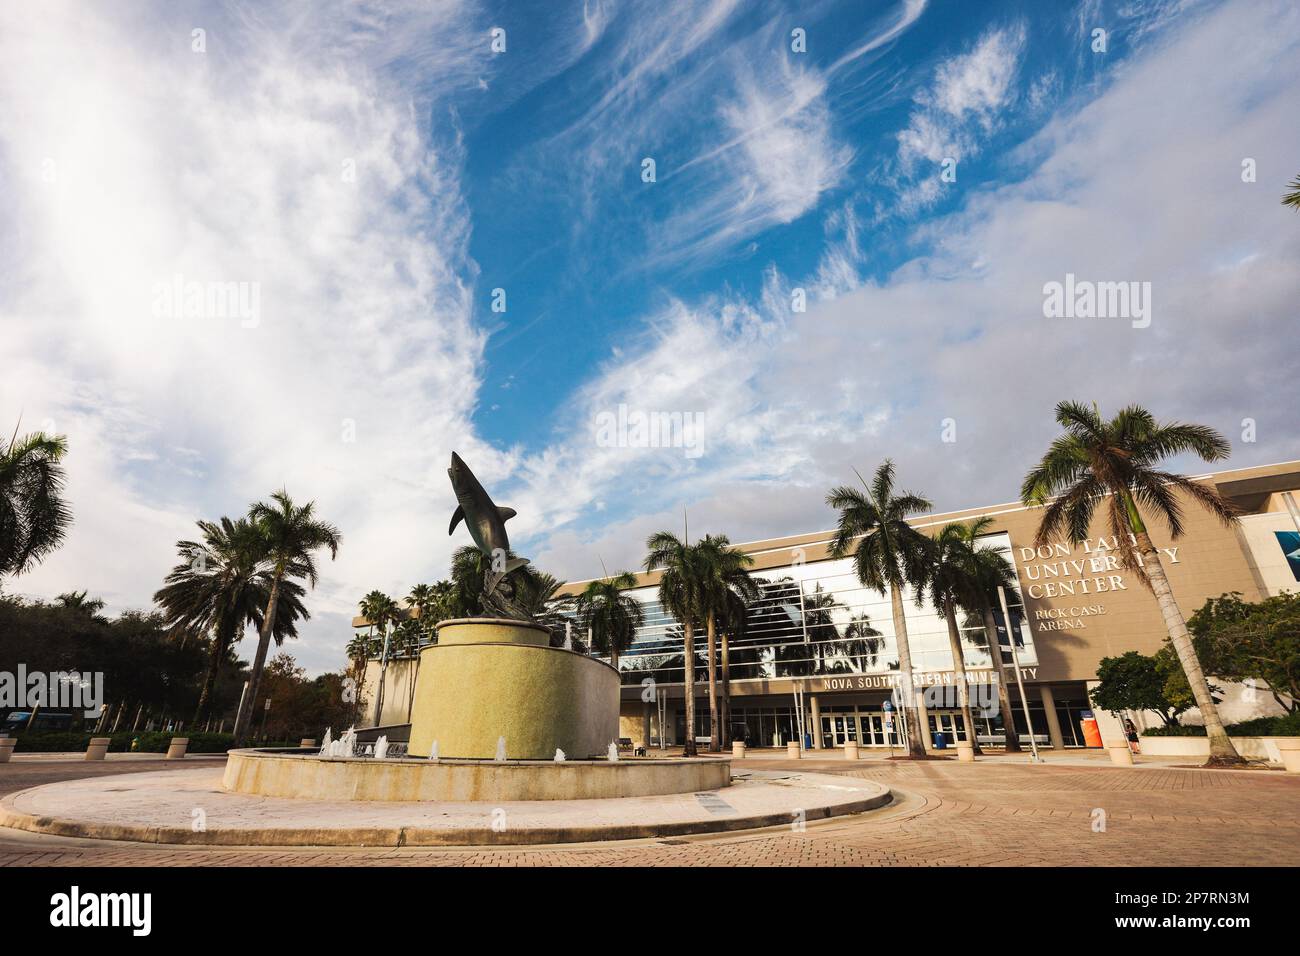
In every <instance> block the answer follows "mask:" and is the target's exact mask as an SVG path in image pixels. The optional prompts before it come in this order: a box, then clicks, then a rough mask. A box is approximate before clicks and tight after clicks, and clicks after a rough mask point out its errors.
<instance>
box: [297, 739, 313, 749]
mask: <svg viewBox="0 0 1300 956" xmlns="http://www.w3.org/2000/svg"><path fill="white" fill-rule="evenodd" d="M298 746H299V747H315V746H316V738H315V737H304V738H302V740H300V741H298Z"/></svg>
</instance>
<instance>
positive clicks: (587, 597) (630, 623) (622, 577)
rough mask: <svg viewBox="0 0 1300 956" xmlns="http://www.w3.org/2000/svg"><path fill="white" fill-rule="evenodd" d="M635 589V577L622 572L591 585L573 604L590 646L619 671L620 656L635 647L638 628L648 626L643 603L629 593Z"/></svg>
mask: <svg viewBox="0 0 1300 956" xmlns="http://www.w3.org/2000/svg"><path fill="white" fill-rule="evenodd" d="M634 587H636V575H634V574H633V573H632V572H631V571H620V572H619V573H618V574H615V575H614V576H612V577H608V578H601V579H600V580H598V581H592V582H590V583H588V585H587V586H586V587H585V588H583V590H582V593H581V594H579V595H578V596H577V597H576V598H575V599H574V602H573V609H574V611H576V612H577V615H578V626H579V627H580V628H582V629H583V630H584V631H587V632H588V633H589V634H590V635H591V644H592V647H593V648H595V649H596V650H597V651H599V652H600V653H602V654H608V655H609V662H610V664H612V665H613V666H614V670H616V671H617V670H618V655H619V654H621V653H623V652H624V651H625V650H627V649H628V648H629V647H631V646H632V639H633V638H635V637H636V632H637V628H639V627H641V625H642V624H643V623H644V622H645V612H644V610H643V609H642V607H641V602H640V601H638V600H637V599H636V598H634V597H632V596H631V595H630V594H628V593H627V589H628V588H634Z"/></svg>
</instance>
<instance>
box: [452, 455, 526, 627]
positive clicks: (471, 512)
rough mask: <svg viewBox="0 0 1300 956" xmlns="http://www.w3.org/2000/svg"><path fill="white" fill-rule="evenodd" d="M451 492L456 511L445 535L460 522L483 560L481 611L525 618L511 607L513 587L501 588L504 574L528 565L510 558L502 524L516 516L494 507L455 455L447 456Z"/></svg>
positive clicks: (506, 536)
mask: <svg viewBox="0 0 1300 956" xmlns="http://www.w3.org/2000/svg"><path fill="white" fill-rule="evenodd" d="M447 477H448V478H450V479H451V488H452V491H453V492H455V494H456V510H455V511H454V512H452V515H451V524H450V525H449V526H448V527H447V534H449V535H450V534H452V533H453V532H455V530H456V525H458V524H460V523H461V521H464V522H465V527H467V528H468V529H469V534H470V537H471V538H473V539H474V546H475V547H477V548H478V550H479V552H480V553H482V554H483V556H484V557H485V558H487V560H488V562H489V564H488V571H487V572H486V574H485V575H484V578H483V609H484V610H485V611H491V612H494V613H497V614H501V615H503V616H506V617H519V616H521V615H522V616H523V617H525V618H527V616H528V615H527V614H526V613H525V612H523V611H521V610H519V609H518V608H517V607H515V606H514V602H513V600H512V598H513V596H514V595H513V588H510V587H509V585H508V584H507V585H506V586H505V587H502V584H503V582H504V581H505V578H506V576H507V575H508V574H510V573H511V572H512V571H517V570H519V569H520V568H522V567H523V566H524V565H526V564H527V563H528V559H527V558H512V557H510V537H509V535H507V533H506V522H507V521H509V520H510V519H511V518H513V517H514V516H515V514H516V512H515V510H514V509H513V508H498V507H497V506H496V504H495V503H493V501H492V498H491V497H490V496H489V495H488V493H487V491H485V490H484V488H483V486H482V485H481V484H479V480H478V479H477V478H475V477H474V472H472V471H470V470H469V465H467V464H465V462H464V461H463V460H462V459H461V457H460V455H458V454H456V453H455V452H452V453H451V467H450V468H448V469H447Z"/></svg>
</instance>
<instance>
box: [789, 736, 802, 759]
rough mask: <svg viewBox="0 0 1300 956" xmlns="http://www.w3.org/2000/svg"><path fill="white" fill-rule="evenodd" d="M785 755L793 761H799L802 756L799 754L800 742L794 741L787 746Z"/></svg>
mask: <svg viewBox="0 0 1300 956" xmlns="http://www.w3.org/2000/svg"><path fill="white" fill-rule="evenodd" d="M785 755H786V756H787V757H789V758H790V759H791V760H798V759H799V758H800V756H801V755H800V753H799V741H797V740H792V741H790V742H789V743H788V744H786V745H785Z"/></svg>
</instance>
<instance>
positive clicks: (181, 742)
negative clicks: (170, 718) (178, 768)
mask: <svg viewBox="0 0 1300 956" xmlns="http://www.w3.org/2000/svg"><path fill="white" fill-rule="evenodd" d="M189 746H190V738H189V737H173V738H172V742H171V743H169V744H168V745H167V758H166V759H168V760H180V759H181V758H182V757H184V756H185V751H186V750H188V749H189Z"/></svg>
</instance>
